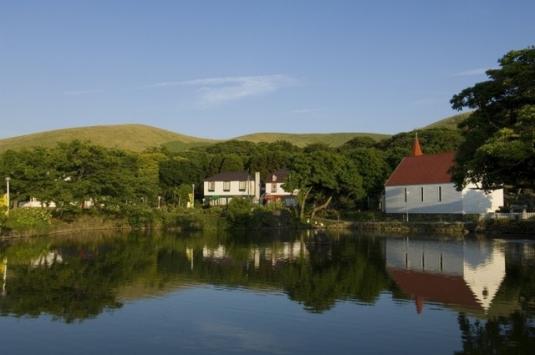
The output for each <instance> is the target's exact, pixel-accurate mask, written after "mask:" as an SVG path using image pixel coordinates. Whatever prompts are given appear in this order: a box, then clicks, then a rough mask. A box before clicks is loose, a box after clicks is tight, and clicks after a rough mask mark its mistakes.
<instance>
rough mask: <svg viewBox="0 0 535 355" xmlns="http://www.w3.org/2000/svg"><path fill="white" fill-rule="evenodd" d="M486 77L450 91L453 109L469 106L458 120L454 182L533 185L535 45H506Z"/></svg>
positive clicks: (534, 154)
mask: <svg viewBox="0 0 535 355" xmlns="http://www.w3.org/2000/svg"><path fill="white" fill-rule="evenodd" d="M499 64H500V68H498V69H492V70H488V71H487V75H488V77H489V80H487V81H484V82H480V83H477V84H475V85H474V86H472V87H469V88H467V89H464V90H463V91H461V92H460V93H459V94H457V95H455V96H454V97H453V98H452V100H451V104H452V106H453V108H454V109H458V110H461V109H463V108H469V109H473V110H474V112H473V113H472V114H471V115H470V116H469V117H468V118H467V119H466V120H465V121H464V122H463V123H461V124H460V127H461V128H462V134H463V136H464V137H465V138H466V139H464V141H463V143H462V145H461V146H460V149H459V151H458V154H457V157H456V165H455V169H454V177H455V180H456V183H457V185H458V186H459V187H461V186H464V185H465V184H466V183H470V182H472V183H478V184H479V183H480V184H481V186H482V187H483V188H484V189H486V190H491V189H495V188H501V187H503V186H512V187H516V188H528V189H533V188H534V187H535V47H529V48H526V49H522V50H516V51H511V52H509V53H507V54H506V55H505V56H504V57H503V58H501V59H500V60H499Z"/></svg>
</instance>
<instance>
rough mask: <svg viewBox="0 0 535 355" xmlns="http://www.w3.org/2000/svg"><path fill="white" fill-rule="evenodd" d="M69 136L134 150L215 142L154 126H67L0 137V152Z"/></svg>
mask: <svg viewBox="0 0 535 355" xmlns="http://www.w3.org/2000/svg"><path fill="white" fill-rule="evenodd" d="M73 139H79V140H83V141H84V140H89V141H91V142H92V143H94V144H98V145H102V146H104V147H108V148H113V147H118V148H122V149H127V150H131V151H136V152H139V151H142V150H144V149H146V148H150V147H158V146H161V145H163V144H167V143H170V142H178V143H180V144H181V145H182V147H184V148H185V147H186V146H189V145H198V144H209V143H213V142H215V141H214V140H210V139H204V138H197V137H191V136H187V135H183V134H178V133H174V132H171V131H166V130H164V129H160V128H156V127H151V126H145V125H140V124H125V125H109V126H91V127H80V128H67V129H59V130H54V131H47V132H40V133H34V134H28V135H24V136H19V137H13V138H7V139H2V140H0V152H2V151H6V150H8V149H22V148H29V147H35V146H43V147H52V146H55V145H56V143H57V142H69V141H72V140H73Z"/></svg>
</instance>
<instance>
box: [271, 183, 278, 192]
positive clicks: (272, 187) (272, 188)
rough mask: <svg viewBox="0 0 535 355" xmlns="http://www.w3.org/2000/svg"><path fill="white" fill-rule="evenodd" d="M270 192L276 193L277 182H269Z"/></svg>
mask: <svg viewBox="0 0 535 355" xmlns="http://www.w3.org/2000/svg"><path fill="white" fill-rule="evenodd" d="M271 193H272V194H275V193H277V184H276V183H274V182H272V183H271Z"/></svg>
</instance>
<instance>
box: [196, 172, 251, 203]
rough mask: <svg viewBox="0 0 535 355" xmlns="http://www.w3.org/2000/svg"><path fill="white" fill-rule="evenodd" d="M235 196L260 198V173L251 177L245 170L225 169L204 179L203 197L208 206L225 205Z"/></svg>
mask: <svg viewBox="0 0 535 355" xmlns="http://www.w3.org/2000/svg"><path fill="white" fill-rule="evenodd" d="M235 197H248V198H252V199H253V200H254V202H256V203H258V201H259V200H260V173H258V172H257V173H255V176H254V177H252V176H250V175H249V173H248V172H246V171H227V172H222V173H219V174H216V175H214V176H210V177H208V178H206V179H205V180H204V199H205V203H206V204H209V205H210V206H220V205H227V204H228V203H229V202H230V200H232V199H233V198H235Z"/></svg>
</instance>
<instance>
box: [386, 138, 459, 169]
mask: <svg viewBox="0 0 535 355" xmlns="http://www.w3.org/2000/svg"><path fill="white" fill-rule="evenodd" d="M416 133H418V139H419V140H420V144H421V145H422V148H423V151H424V154H426V153H427V154H436V153H443V152H448V151H455V150H456V149H457V148H458V147H459V146H460V144H461V142H462V136H461V133H460V132H459V131H458V130H453V129H448V128H428V129H423V130H418V131H412V132H403V133H399V134H396V135H393V136H392V137H390V138H388V139H385V140H383V141H380V142H378V143H377V144H376V148H377V149H380V150H382V151H384V153H385V159H386V161H387V162H388V165H389V166H390V168H391V169H392V170H393V169H395V168H396V166H397V165H398V164H399V162H400V161H401V160H402V159H403V158H404V157H406V156H409V155H410V153H411V148H412V144H413V142H414V137H415V136H416Z"/></svg>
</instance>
